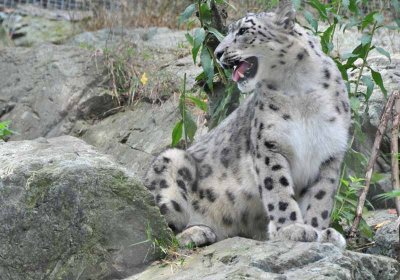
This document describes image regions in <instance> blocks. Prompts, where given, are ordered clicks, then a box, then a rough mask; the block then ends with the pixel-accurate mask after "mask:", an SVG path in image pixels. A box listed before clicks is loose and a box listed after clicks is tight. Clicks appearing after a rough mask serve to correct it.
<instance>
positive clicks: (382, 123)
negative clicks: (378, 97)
mask: <svg viewBox="0 0 400 280" xmlns="http://www.w3.org/2000/svg"><path fill="white" fill-rule="evenodd" d="M398 96H399V92H393V94H392V95H391V96H390V97H389V99H388V101H387V102H386V105H385V108H384V110H383V114H382V117H381V120H380V122H379V125H378V130H377V131H376V134H375V141H374V145H373V147H372V153H371V157H370V159H369V161H368V165H367V172H366V174H365V187H364V189H363V190H362V192H361V194H360V196H359V198H358V205H357V211H356V216H355V218H354V222H353V225H352V227H351V230H350V234H349V238H350V239H352V238H354V237H355V236H356V233H357V229H358V225H359V224H360V220H361V217H362V210H363V208H364V204H365V199H366V198H367V193H368V190H369V185H370V184H371V178H372V173H373V171H374V164H375V162H376V159H377V158H378V155H379V147H380V145H381V142H382V137H383V134H384V133H385V130H386V126H387V123H388V120H389V118H390V112H391V110H392V107H393V103H394V101H395V99H396V98H398Z"/></svg>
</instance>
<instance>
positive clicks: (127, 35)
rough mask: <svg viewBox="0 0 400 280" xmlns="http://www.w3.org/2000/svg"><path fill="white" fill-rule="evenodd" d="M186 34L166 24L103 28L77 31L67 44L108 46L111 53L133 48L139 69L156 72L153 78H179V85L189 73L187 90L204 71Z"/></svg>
mask: <svg viewBox="0 0 400 280" xmlns="http://www.w3.org/2000/svg"><path fill="white" fill-rule="evenodd" d="M192 32H194V31H192ZM185 34H186V31H181V30H171V29H169V28H165V27H151V28H134V29H127V28H124V29H119V28H115V29H112V30H110V29H102V30H98V31H95V32H84V33H81V34H78V35H76V36H74V37H72V38H71V39H70V40H68V41H67V43H66V44H68V45H72V46H79V47H81V48H85V49H89V50H96V49H101V50H104V49H108V50H111V51H110V52H111V53H113V52H115V50H116V49H117V50H118V49H119V52H121V50H120V49H121V46H124V47H125V49H126V48H132V49H134V50H135V61H134V65H137V66H138V67H139V68H140V69H139V70H142V71H146V72H147V73H157V75H156V76H155V77H154V76H153V75H152V76H153V77H151V78H153V79H154V78H158V76H160V77H162V76H166V77H165V79H162V80H174V81H178V86H179V87H180V86H181V85H180V84H181V80H182V79H183V75H184V73H186V75H187V89H190V88H192V87H193V86H194V84H195V78H196V77H197V76H198V75H199V74H200V73H201V72H202V70H201V67H198V66H196V65H195V64H194V63H193V59H192V56H191V53H190V51H189V50H190V47H189V45H188V42H187V40H186V38H185ZM151 64H155V65H154V67H150V66H151ZM158 83H159V82H158ZM171 91H172V89H171Z"/></svg>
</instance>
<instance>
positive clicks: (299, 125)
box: [287, 115, 348, 188]
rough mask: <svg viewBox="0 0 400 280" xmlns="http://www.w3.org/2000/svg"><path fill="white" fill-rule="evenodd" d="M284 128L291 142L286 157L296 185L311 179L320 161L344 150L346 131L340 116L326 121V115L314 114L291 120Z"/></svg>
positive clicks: (317, 171)
mask: <svg viewBox="0 0 400 280" xmlns="http://www.w3.org/2000/svg"><path fill="white" fill-rule="evenodd" d="M287 131H288V134H287V136H288V142H289V143H290V146H291V156H290V159H289V161H290V166H291V171H292V176H293V181H294V185H295V187H296V188H302V187H304V186H306V185H307V184H309V183H310V182H312V181H314V180H315V179H316V177H317V176H318V173H319V168H320V165H321V163H322V162H323V161H325V160H327V159H328V158H330V157H335V156H337V155H338V154H342V152H343V151H345V150H346V145H347V134H348V132H347V126H346V125H345V124H344V123H343V121H342V120H341V119H337V120H336V121H335V122H329V121H327V120H326V116H319V115H314V116H313V117H311V118H307V119H303V120H302V119H299V120H293V121H290V122H289V123H288V130H287Z"/></svg>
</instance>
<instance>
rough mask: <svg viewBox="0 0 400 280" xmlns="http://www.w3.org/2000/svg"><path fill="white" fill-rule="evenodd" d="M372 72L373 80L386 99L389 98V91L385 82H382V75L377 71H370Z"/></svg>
mask: <svg viewBox="0 0 400 280" xmlns="http://www.w3.org/2000/svg"><path fill="white" fill-rule="evenodd" d="M370 70H371V75H372V79H373V80H374V82H375V83H376V84H377V85H378V86H379V88H380V89H381V91H382V93H383V95H384V96H385V97H386V96H387V90H386V88H385V86H384V85H383V80H382V76H381V73H379V72H377V71H374V70H372V69H370Z"/></svg>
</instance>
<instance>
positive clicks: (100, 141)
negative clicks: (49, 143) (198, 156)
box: [73, 98, 179, 177]
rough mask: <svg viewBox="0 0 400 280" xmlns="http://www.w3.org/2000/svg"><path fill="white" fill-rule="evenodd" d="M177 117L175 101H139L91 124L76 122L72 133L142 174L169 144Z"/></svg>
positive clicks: (177, 111)
mask: <svg viewBox="0 0 400 280" xmlns="http://www.w3.org/2000/svg"><path fill="white" fill-rule="evenodd" d="M178 119H179V110H178V104H177V102H175V100H174V99H173V98H170V99H169V100H167V101H166V102H165V103H163V104H162V105H156V104H149V103H145V102H140V103H138V104H137V105H136V106H134V107H133V108H127V109H126V110H125V111H123V112H119V113H117V114H115V115H112V116H109V117H108V118H106V119H103V120H101V121H99V122H97V123H96V124H93V125H92V124H88V123H87V122H84V121H80V122H78V123H77V124H76V125H75V128H74V130H73V133H75V134H76V135H78V136H79V137H80V138H82V139H83V140H85V141H86V142H87V143H89V144H91V145H93V146H95V147H97V148H98V149H99V150H100V151H101V152H103V153H106V154H110V155H112V156H113V157H114V158H116V159H117V161H118V162H119V163H121V164H123V165H125V166H126V167H128V168H129V169H130V170H133V171H134V172H135V173H136V174H137V175H138V176H139V177H143V176H144V175H145V173H146V170H147V168H148V167H149V164H150V162H151V161H152V160H153V158H154V156H156V155H157V154H159V153H160V152H161V151H163V150H165V149H166V148H168V147H169V145H170V144H171V141H172V140H171V139H172V137H171V134H172V130H173V128H174V126H175V124H176V122H177V121H178Z"/></svg>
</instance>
